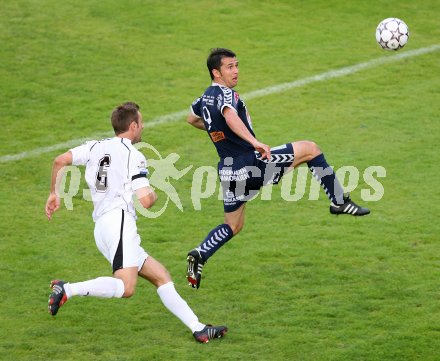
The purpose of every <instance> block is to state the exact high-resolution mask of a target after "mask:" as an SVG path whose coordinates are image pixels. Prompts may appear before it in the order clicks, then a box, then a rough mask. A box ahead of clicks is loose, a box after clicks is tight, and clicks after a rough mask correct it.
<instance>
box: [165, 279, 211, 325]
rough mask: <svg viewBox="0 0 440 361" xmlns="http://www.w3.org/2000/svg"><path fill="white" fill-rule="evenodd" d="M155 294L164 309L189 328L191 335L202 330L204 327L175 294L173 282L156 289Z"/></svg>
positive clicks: (183, 301)
mask: <svg viewBox="0 0 440 361" xmlns="http://www.w3.org/2000/svg"><path fill="white" fill-rule="evenodd" d="M157 293H158V295H159V297H160V299H161V300H162V303H163V304H164V305H165V307H166V308H168V310H169V311H170V312H171V313H172V314H173V315H174V316H176V317H177V318H179V319H180V321H182V322H183V323H184V324H185V325H186V326H187V327H189V328H190V329H191V332H192V333H194V332H196V331H201V330H203V328H204V327H205V325H204V324H203V323H200V322H199V319H198V317H197V316H196V315H195V314H194V312H193V311H192V310H191V308H190V307H189V306H188V304H187V303H186V302H185V300H184V299H183V298H182V297H180V295H179V294H178V293H177V291H176V289H175V288H174V283H173V282H168V283H166V284H164V285H162V286H160V287H158V289H157Z"/></svg>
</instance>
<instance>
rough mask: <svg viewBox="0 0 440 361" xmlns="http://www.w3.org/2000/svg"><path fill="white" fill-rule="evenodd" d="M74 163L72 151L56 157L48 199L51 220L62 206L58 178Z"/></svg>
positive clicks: (47, 209)
mask: <svg viewBox="0 0 440 361" xmlns="http://www.w3.org/2000/svg"><path fill="white" fill-rule="evenodd" d="M71 164H72V153H71V152H70V151H68V152H66V153H63V154H60V155H59V156H58V157H56V158H55V160H54V162H53V166H52V175H51V180H50V194H49V197H48V198H47V201H46V207H45V211H46V216H47V218H48V219H49V220H50V219H51V218H52V214H53V213H54V212H55V211H56V210H58V208H60V197H59V196H58V189H57V185H58V184H57V180H59V179H61V177H62V175H63V172H62V169H63V168H64V167H65V166H68V165H71Z"/></svg>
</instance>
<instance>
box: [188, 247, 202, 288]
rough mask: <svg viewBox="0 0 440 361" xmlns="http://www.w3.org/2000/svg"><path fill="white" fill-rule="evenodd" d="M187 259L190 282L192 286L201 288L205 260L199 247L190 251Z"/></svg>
mask: <svg viewBox="0 0 440 361" xmlns="http://www.w3.org/2000/svg"><path fill="white" fill-rule="evenodd" d="M186 261H187V262H188V271H187V272H186V278H187V280H188V284H189V285H190V286H191V287H192V288H199V287H200V281H201V279H202V270H203V266H204V264H205V262H204V261H203V259H202V256H200V253H199V251H197V249H193V250H192V251H191V252H189V253H188V257H187V258H186Z"/></svg>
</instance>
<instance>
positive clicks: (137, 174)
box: [130, 151, 150, 191]
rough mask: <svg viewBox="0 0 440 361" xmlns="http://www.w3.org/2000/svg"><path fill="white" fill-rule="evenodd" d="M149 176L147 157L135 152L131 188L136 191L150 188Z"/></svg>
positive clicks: (131, 166)
mask: <svg viewBox="0 0 440 361" xmlns="http://www.w3.org/2000/svg"><path fill="white" fill-rule="evenodd" d="M147 175H148V169H147V160H146V159H145V156H144V155H143V154H142V153H141V152H139V151H136V152H134V154H133V159H132V161H130V179H131V187H132V189H133V190H134V191H136V190H138V189H140V188H144V187H149V186H150V182H149V181H148V178H147Z"/></svg>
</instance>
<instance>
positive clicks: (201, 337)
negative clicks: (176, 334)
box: [193, 325, 228, 343]
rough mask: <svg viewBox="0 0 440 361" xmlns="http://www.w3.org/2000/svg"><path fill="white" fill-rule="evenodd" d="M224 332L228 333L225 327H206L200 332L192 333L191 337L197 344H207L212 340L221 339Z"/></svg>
mask: <svg viewBox="0 0 440 361" xmlns="http://www.w3.org/2000/svg"><path fill="white" fill-rule="evenodd" d="M226 332H228V328H227V327H226V326H212V325H206V326H205V328H204V329H203V330H202V331H196V332H194V333H193V335H194V338H195V339H196V340H197V341H198V342H201V343H208V342H209V340H212V339H214V338H222V337H223V336H224V335H225V334H226Z"/></svg>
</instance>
